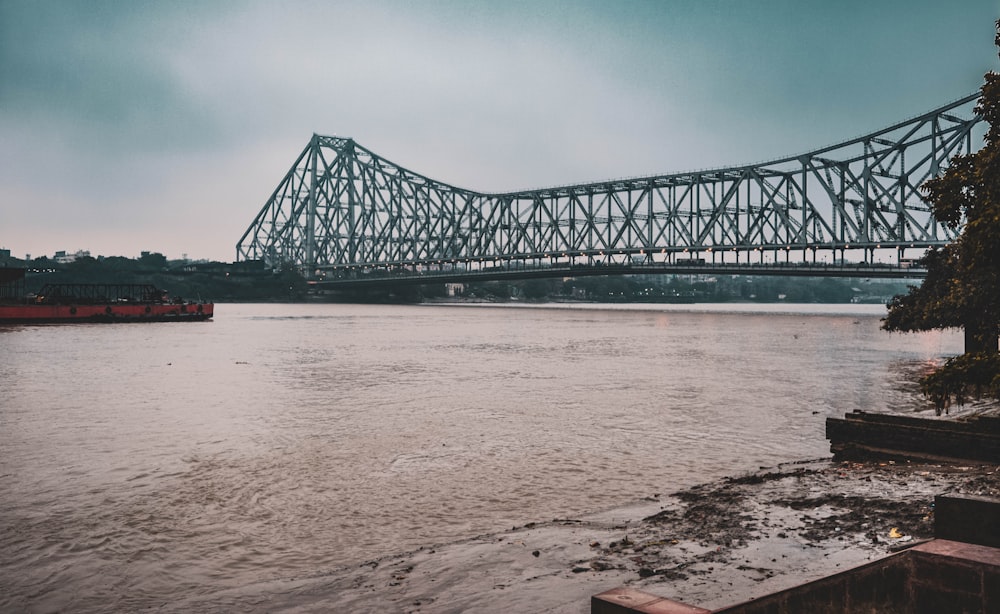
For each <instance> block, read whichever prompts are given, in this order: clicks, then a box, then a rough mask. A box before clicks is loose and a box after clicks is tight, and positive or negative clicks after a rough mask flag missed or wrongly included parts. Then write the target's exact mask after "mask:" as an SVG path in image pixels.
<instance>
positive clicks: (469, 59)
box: [0, 0, 1000, 261]
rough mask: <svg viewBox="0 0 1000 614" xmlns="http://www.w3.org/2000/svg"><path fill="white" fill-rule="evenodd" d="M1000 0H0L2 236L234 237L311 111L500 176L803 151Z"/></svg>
mask: <svg viewBox="0 0 1000 614" xmlns="http://www.w3.org/2000/svg"><path fill="white" fill-rule="evenodd" d="M997 17H1000V0H951V1H948V2H945V1H943V0H836V1H830V0H757V1H754V0H742V1H738V0H662V1H659V2H653V1H647V2H640V1H614V0H599V1H596V2H587V1H546V0H534V1H528V2H520V1H510V0H493V1H484V2H480V1H472V0H469V1H464V2H463V1H458V0H456V1H445V2H417V1H414V2H377V1H367V2H337V1H298V2H295V1H290V0H285V1H277V0H275V1H270V2H236V1H233V2H212V1H204V0H203V1H194V2H184V1H168V0H162V1H158V2H143V1H137V0H123V1H98V0H76V1H69V2H55V1H46V0H0V248H7V249H10V250H11V251H12V254H13V255H14V256H18V257H23V256H24V255H25V254H27V253H30V254H31V255H32V256H41V255H49V256H51V255H52V254H53V253H54V252H55V251H56V250H68V251H76V250H78V249H87V250H90V251H91V253H92V254H93V255H95V256H96V255H98V254H100V255H106V256H127V257H136V256H138V255H139V252H140V251H141V250H152V251H158V252H161V253H163V254H165V255H166V256H167V257H168V258H180V257H182V255H183V254H187V256H188V257H190V258H195V259H200V258H209V259H213V260H222V261H232V260H233V259H234V258H235V252H236V249H235V244H236V242H237V241H238V240H239V238H240V236H241V235H242V234H243V232H244V231H245V230H246V228H247V227H248V226H249V224H250V222H251V221H252V220H253V218H254V217H255V216H256V214H257V212H258V211H259V210H260V208H261V207H262V206H263V205H264V203H265V202H266V200H267V198H268V196H269V195H270V193H271V192H272V190H274V188H275V187H276V186H277V184H278V183H279V182H280V180H281V179H282V177H283V176H284V174H285V173H286V172H287V171H288V168H289V167H290V166H291V164H292V162H293V161H294V159H295V158H296V156H297V155H298V154H299V152H301V150H302V149H303V147H305V146H306V144H307V143H308V141H309V138H310V136H311V135H312V133H314V132H316V133H319V134H327V135H338V136H349V137H353V138H354V139H356V140H357V141H358V142H359V143H361V144H362V145H364V146H365V147H367V148H369V149H371V150H373V151H375V152H376V153H378V154H380V155H382V156H384V157H386V158H388V159H390V160H392V161H393V162H396V163H398V164H400V165H402V166H405V167H407V168H409V169H411V170H414V171H417V172H420V173H422V174H425V175H428V176H430V177H433V178H435V179H439V180H441V181H445V182H447V183H451V184H453V185H458V186H462V187H466V188H471V189H475V190H480V191H506V190H517V189H527V188H535V187H544V186H550V185H557V184H568V183H577V182H584V181H596V180H601V179H609V178H616V177H623V176H636V175H648V174H659V173H668V172H680V171H685V170H693V169H698V168H706V167H719V166H726V165H731V164H739V163H748V162H755V161H760V160H767V159H773V158H776V157H781V156H784V155H791V154H797V153H803V152H806V151H809V150H811V149H815V148H818V147H820V146H823V145H829V144H832V143H835V142H839V141H842V140H846V139H848V138H850V137H854V136H859V135H861V134H864V133H866V132H870V131H872V130H875V129H878V128H882V127H885V126H888V125H890V124H892V123H894V122H896V121H899V120H902V119H905V118H907V117H911V116H914V115H917V114H920V113H922V112H924V111H929V110H931V109H933V108H936V107H938V106H941V105H943V104H945V103H947V102H950V101H952V100H954V99H957V98H960V97H962V96H963V95H965V94H968V93H971V92H974V91H976V90H977V89H978V88H979V86H980V85H981V83H982V76H983V74H984V73H985V72H986V71H988V70H1000V66H998V61H997V51H996V48H995V47H994V44H993V36H994V25H993V24H994V21H995V20H996V18H997Z"/></svg>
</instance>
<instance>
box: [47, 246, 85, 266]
mask: <svg viewBox="0 0 1000 614" xmlns="http://www.w3.org/2000/svg"><path fill="white" fill-rule="evenodd" d="M89 257H90V252H89V251H88V250H85V249H81V250H77V251H76V253H73V254H67V253H66V251H65V250H62V251H58V252H56V254H55V256H53V257H52V259H53V260H55V261H56V262H58V263H60V264H69V263H70V262H73V261H75V260H77V259H78V258H89Z"/></svg>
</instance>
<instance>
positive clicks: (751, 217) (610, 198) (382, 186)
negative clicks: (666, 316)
mask: <svg viewBox="0 0 1000 614" xmlns="http://www.w3.org/2000/svg"><path fill="white" fill-rule="evenodd" d="M977 97H978V94H975V95H970V96H966V97H965V98H962V99H960V100H957V101H955V102H953V103H951V104H948V105H945V106H943V107H941V108H938V109H935V110H933V111H931V112H928V113H925V114H923V115H920V116H918V117H914V118H912V119H908V120H906V121H903V122H900V123H897V124H895V125H893V126H890V127H888V128H885V129H883V130H880V131H878V132H874V133H872V134H868V135H865V136H863V137H860V138H856V139H853V140H850V141H847V142H844V143H841V144H838V145H833V146H830V147H825V148H822V149H818V150H816V151H813V152H810V153H806V154H802V155H798V156H792V157H788V158H783V159H780V160H774V161H771V162H767V163H763V164H755V165H747V166H738V167H732V168H720V169H712V170H702V171H694V172H686V173H675V174H669V175H656V176H650V177H638V178H630V179H616V180H609V181H600V182H595V183H587V184H581V185H570V186H560V187H553V188H545V189H536V190H527V191H522V192H506V193H482V192H476V191H472V190H467V189H463V188H459V187H455V186H452V185H449V184H446V183H443V182H440V181H437V180H434V179H430V178H428V177H425V176H423V175H420V174H418V173H415V172H412V171H410V170H408V169H406V168H403V167H401V166H399V165H397V164H395V163H393V162H390V161H388V160H386V159H385V158H383V157H381V156H379V155H377V154H375V153H374V152H372V151H370V150H368V149H366V148H364V147H362V146H361V145H359V144H358V143H356V142H355V141H354V140H352V139H349V138H337V137H329V136H320V135H313V137H312V139H311V140H310V141H309V144H308V145H307V146H306V147H305V149H303V151H302V153H301V154H299V156H298V158H297V159H296V160H295V163H294V164H293V165H292V168H291V169H290V170H289V171H288V173H287V174H286V175H285V177H284V178H283V179H282V180H281V182H280V183H279V184H278V187H277V188H276V189H275V190H274V192H273V193H272V194H271V197H270V198H269V199H268V200H267V202H266V203H265V205H264V206H263V208H261V210H260V212H259V213H258V214H257V216H256V218H254V220H253V223H252V224H251V225H250V227H249V228H248V229H247V231H246V232H245V233H244V235H243V236H242V237H241V238H240V241H239V243H238V244H237V248H236V249H237V260H264V261H265V262H266V263H267V264H268V265H270V266H279V265H281V266H294V267H296V268H298V269H299V270H301V271H303V272H305V273H307V274H308V275H310V276H314V275H320V274H323V275H325V274H328V273H331V272H333V273H336V274H338V275H343V274H344V272H345V271H353V273H352V275H356V274H357V273H358V272H359V271H360V272H362V273H365V274H368V273H373V272H377V271H383V272H393V273H395V274H399V273H400V272H404V273H405V272H412V273H414V274H416V273H418V272H423V271H427V270H430V269H433V268H434V267H437V268H438V270H440V267H442V266H449V267H461V268H462V270H470V271H471V270H475V269H476V268H477V267H478V268H479V269H480V270H481V269H483V268H484V267H492V266H496V265H497V264H498V263H500V264H503V265H504V266H511V263H514V264H517V265H519V266H531V265H533V264H534V265H543V263H548V264H549V265H557V264H563V265H576V264H578V263H580V264H590V265H600V264H606V265H614V264H621V263H622V262H635V261H641V262H646V263H665V264H671V263H679V262H685V261H687V262H691V261H696V262H699V263H701V262H705V261H706V260H707V259H710V261H711V262H713V263H721V264H724V263H727V262H730V263H732V262H736V263H739V262H741V261H743V260H745V261H746V262H748V263H749V262H754V261H757V260H759V261H760V262H762V263H763V262H764V261H765V259H766V260H768V261H773V262H778V261H779V260H780V259H783V260H784V261H786V262H787V261H788V260H789V258H790V257H792V258H795V259H797V260H798V261H801V262H803V263H808V262H810V261H811V262H813V263H815V262H816V253H817V251H818V250H820V251H822V250H830V251H832V252H833V254H834V258H836V259H840V261H841V262H843V260H844V257H845V254H848V253H850V254H860V257H861V259H862V260H864V261H869V258H873V257H874V254H875V253H876V250H893V249H894V250H895V254H896V257H897V258H898V259H899V261H900V262H901V261H902V260H903V255H904V250H905V249H907V248H927V247H930V246H937V245H942V244H945V243H947V242H949V241H950V240H952V239H953V238H954V236H955V232H954V231H952V230H950V229H948V228H947V227H945V226H942V225H940V224H939V223H938V222H937V221H936V220H935V219H934V217H933V215H932V214H931V212H930V208H929V207H928V204H927V203H926V202H925V201H924V199H923V197H922V194H921V192H920V190H919V186H920V185H921V184H922V183H923V182H924V181H926V180H927V179H929V178H931V177H934V176H937V175H938V174H939V173H940V172H942V170H943V169H944V168H945V167H946V166H947V163H948V160H949V159H950V158H952V157H953V156H955V155H956V154H967V153H971V152H972V151H973V148H972V132H973V127H974V126H975V124H976V123H977V122H979V121H980V120H981V118H980V117H978V116H977V115H976V114H975V113H974V111H973V109H972V107H973V102H974V101H975V99H976V98H977Z"/></svg>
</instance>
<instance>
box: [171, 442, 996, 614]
mask: <svg viewBox="0 0 1000 614" xmlns="http://www.w3.org/2000/svg"><path fill="white" fill-rule="evenodd" d="M944 493H964V494H977V495H987V496H1000V468H998V466H996V465H973V464H967V465H942V464H917V463H904V462H899V463H891V462H882V463H879V462H868V463H853V462H852V463H848V462H845V463H835V462H833V461H830V460H816V461H808V462H800V463H791V464H785V465H781V466H778V467H775V468H771V469H764V470H761V471H759V472H757V473H753V474H748V475H743V476H738V477H732V478H728V479H724V480H720V481H716V482H711V483H707V484H702V485H699V486H695V487H693V488H689V489H685V490H682V491H679V492H675V493H669V494H668V493H662V494H661V493H648V494H646V495H645V497H644V498H641V499H640V500H639V501H637V503H635V504H634V505H632V506H630V507H625V508H619V509H615V510H610V511H606V512H602V513H597V514H592V515H587V516H585V517H580V518H565V519H553V520H549V521H545V522H536V523H529V524H527V525H525V526H520V527H512V528H511V529H509V530H506V531H503V532H499V533H494V534H489V535H481V536H478V537H475V538H471V539H467V540H463V541H459V542H454V543H449V544H441V545H437V546H432V547H428V548H422V549H419V550H416V551H413V552H407V553H402V554H398V555H393V556H388V557H382V558H379V559H374V560H371V561H368V562H366V563H363V564H361V565H356V566H350V567H345V568H340V569H332V570H327V571H323V572H320V573H317V574H316V575H314V576H311V577H305V578H287V579H276V580H274V581H272V582H267V583H263V584H257V585H253V586H248V587H242V588H240V589H234V590H228V591H224V592H219V593H215V594H212V595H209V596H202V597H198V598H191V599H186V600H182V601H175V602H173V603H170V604H160V608H159V609H161V610H166V611H188V612H216V611H233V610H240V611H252V612H414V613H416V612H423V613H440V612H449V613H450V612H468V611H476V612H505V613H512V612H554V613H557V614H583V613H585V612H589V598H590V596H591V595H593V594H595V593H598V592H601V591H603V590H606V589H609V588H613V587H615V586H621V585H629V586H634V587H638V588H642V589H643V590H646V591H649V592H652V593H655V594H658V595H662V596H664V597H670V598H672V599H676V600H679V601H683V602H686V603H690V604H692V605H699V606H702V607H706V608H714V607H721V606H724V605H728V604H732V603H736V602H739V601H743V600H746V599H750V598H753V597H757V596H760V595H764V594H767V593H770V592H773V591H776V590H781V589H783V588H786V587H789V586H792V585H795V584H798V583H800V582H803V581H807V580H811V579H814V578H818V577H821V576H824V575H827V574H830V573H834V572H837V571H841V570H844V569H847V568H850V567H853V566H855V565H860V564H862V563H865V562H867V561H869V560H872V559H876V558H879V557H882V556H885V555H887V554H889V553H891V552H893V551H896V550H899V549H902V548H905V547H908V546H910V545H913V544H915V543H919V542H920V541H921V540H925V539H929V538H930V537H931V536H932V532H933V517H934V507H933V501H934V496H935V495H937V494H944Z"/></svg>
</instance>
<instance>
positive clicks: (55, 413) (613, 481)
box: [0, 304, 962, 612]
mask: <svg viewBox="0 0 1000 614" xmlns="http://www.w3.org/2000/svg"><path fill="white" fill-rule="evenodd" d="M883 315H884V307H882V306H880V305H812V306H808V305H804V306H799V305H735V306H734V305H619V306H600V305H549V306H530V307H525V306H517V305H507V306H490V305H460V306H454V305H414V306H397V305H388V306H373V305H334V304H307V305H286V304H277V305H217V307H216V316H215V320H214V321H212V322H205V323H176V324H174V323H167V324H129V325H53V326H13V327H0V349H2V354H3V359H2V360H0V390H2V392H0V611H28V612H46V611H119V610H136V609H140V608H146V607H157V606H160V605H163V604H168V603H169V602H170V600H171V596H172V595H177V594H186V595H200V594H210V593H213V592H217V591H221V590H225V589H227V588H232V587H239V586H245V585H249V584H253V583H258V582H264V581H267V580H271V579H277V578H289V577H295V576H302V575H311V574H322V573H323V572H324V571H326V570H334V569H337V568H340V567H343V566H345V565H356V564H358V563H360V562H363V561H366V560H370V559H372V558H375V557H377V556H381V555H385V554H390V553H394V552H401V551H405V550H409V549H413V548H417V547H420V546H426V545H430V544H435V543H442V542H448V541H452V540H456V539H461V538H463V537H467V536H471V535H476V534H479V533H486V532H491V531H498V530H503V529H509V528H510V527H511V526H514V525H523V524H524V523H526V522H529V521H533V520H549V519H552V518H555V517H573V516H575V515H579V514H582V513H584V512H588V511H595V510H600V509H608V508H612V507H615V506H620V505H624V504H626V503H629V502H632V501H634V500H636V499H639V498H641V497H645V496H648V495H651V494H654V493H661V492H668V491H671V490H674V489H677V488H681V487H684V486H689V485H692V484H695V483H699V482H703V481H706V480H710V479H714V478H717V477H720V476H722V475H733V474H739V473H740V472H745V471H750V470H755V469H757V468H759V467H762V466H773V465H775V464H777V463H780V462H784V461H789V460H797V459H803V458H817V457H823V456H827V455H828V443H827V441H826V440H825V438H824V421H825V419H826V417H828V416H840V415H842V414H844V413H845V412H849V411H851V410H853V409H865V410H869V411H882V412H900V413H911V412H914V411H920V412H929V413H931V414H933V411H932V410H931V408H930V406H929V405H928V404H927V403H926V401H924V400H923V399H922V398H920V397H919V395H918V394H917V393H916V386H915V383H914V382H915V380H916V379H917V377H918V376H919V375H920V374H921V373H923V372H925V370H926V369H928V368H929V367H930V366H932V365H934V364H938V363H939V362H940V361H941V359H942V357H944V356H948V355H952V354H956V353H960V352H961V349H962V346H961V343H962V340H961V335H960V334H959V333H957V332H954V331H946V332H930V333H921V334H910V335H900V334H889V333H885V332H882V331H880V330H879V318H880V317H881V316H883Z"/></svg>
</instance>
